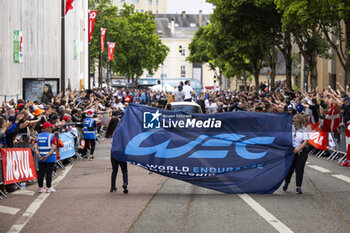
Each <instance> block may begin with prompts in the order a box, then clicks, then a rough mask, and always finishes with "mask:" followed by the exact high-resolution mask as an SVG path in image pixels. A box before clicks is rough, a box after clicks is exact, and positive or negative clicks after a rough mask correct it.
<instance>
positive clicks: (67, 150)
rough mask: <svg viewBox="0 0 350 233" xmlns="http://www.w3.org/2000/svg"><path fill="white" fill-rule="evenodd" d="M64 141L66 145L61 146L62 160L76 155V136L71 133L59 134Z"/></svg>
mask: <svg viewBox="0 0 350 233" xmlns="http://www.w3.org/2000/svg"><path fill="white" fill-rule="evenodd" d="M59 137H60V139H61V140H62V141H63V143H64V147H62V148H60V149H59V150H60V155H61V160H64V159H68V158H70V157H72V156H73V155H75V146H74V144H75V143H74V138H73V137H72V135H70V134H69V133H62V134H60V135H59Z"/></svg>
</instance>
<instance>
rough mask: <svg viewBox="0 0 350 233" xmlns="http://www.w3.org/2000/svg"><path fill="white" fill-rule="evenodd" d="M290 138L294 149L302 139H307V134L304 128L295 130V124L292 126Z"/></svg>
mask: <svg viewBox="0 0 350 233" xmlns="http://www.w3.org/2000/svg"><path fill="white" fill-rule="evenodd" d="M292 140H293V147H294V148H295V149H296V148H298V147H299V146H300V145H301V144H302V143H303V141H304V140H309V134H308V133H307V132H306V129H305V128H301V129H298V130H297V129H296V128H295V126H293V129H292Z"/></svg>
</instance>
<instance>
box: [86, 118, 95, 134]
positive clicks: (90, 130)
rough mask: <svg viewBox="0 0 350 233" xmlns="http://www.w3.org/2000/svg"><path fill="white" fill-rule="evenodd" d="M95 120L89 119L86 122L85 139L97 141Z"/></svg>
mask: <svg viewBox="0 0 350 233" xmlns="http://www.w3.org/2000/svg"><path fill="white" fill-rule="evenodd" d="M94 123H95V120H94V119H92V118H90V117H88V118H86V119H85V120H84V139H96V132H95V127H94Z"/></svg>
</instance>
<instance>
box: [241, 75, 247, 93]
mask: <svg viewBox="0 0 350 233" xmlns="http://www.w3.org/2000/svg"><path fill="white" fill-rule="evenodd" d="M242 77H243V88H244V89H243V90H244V92H247V78H248V77H247V75H246V73H245V71H244V70H243V71H242Z"/></svg>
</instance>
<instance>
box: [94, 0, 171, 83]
mask: <svg viewBox="0 0 350 233" xmlns="http://www.w3.org/2000/svg"><path fill="white" fill-rule="evenodd" d="M94 7H95V8H96V9H101V7H102V9H103V23H102V27H107V26H108V27H107V34H108V36H107V38H108V40H109V41H110V42H116V46H115V51H114V53H115V58H114V60H113V61H110V69H111V71H112V72H114V73H115V74H119V75H123V76H126V77H128V78H131V79H132V80H133V82H134V81H135V82H136V85H137V82H138V79H139V77H140V76H142V74H143V72H144V70H148V72H149V73H150V74H152V73H154V72H155V71H157V69H158V68H159V66H160V64H162V63H163V62H164V60H165V58H166V56H167V54H168V52H169V48H168V47H166V46H165V45H164V44H163V43H162V42H161V40H160V37H159V35H158V34H156V33H155V32H156V24H155V16H154V15H149V14H148V13H141V12H135V9H134V6H133V5H131V6H128V5H125V4H124V9H123V11H122V13H121V14H118V9H117V8H116V7H114V6H112V5H111V1H110V0H103V1H102V2H99V4H98V5H94V6H93V7H92V8H94ZM95 24H96V25H100V20H99V17H96V22H95ZM100 36H101V34H100V33H99V30H97V33H96V30H94V34H93V37H92V42H91V48H90V61H91V64H94V63H96V62H97V61H98V59H99V55H98V53H99V50H100ZM107 56H108V55H107V51H106V52H104V54H103V66H106V62H107Z"/></svg>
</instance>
